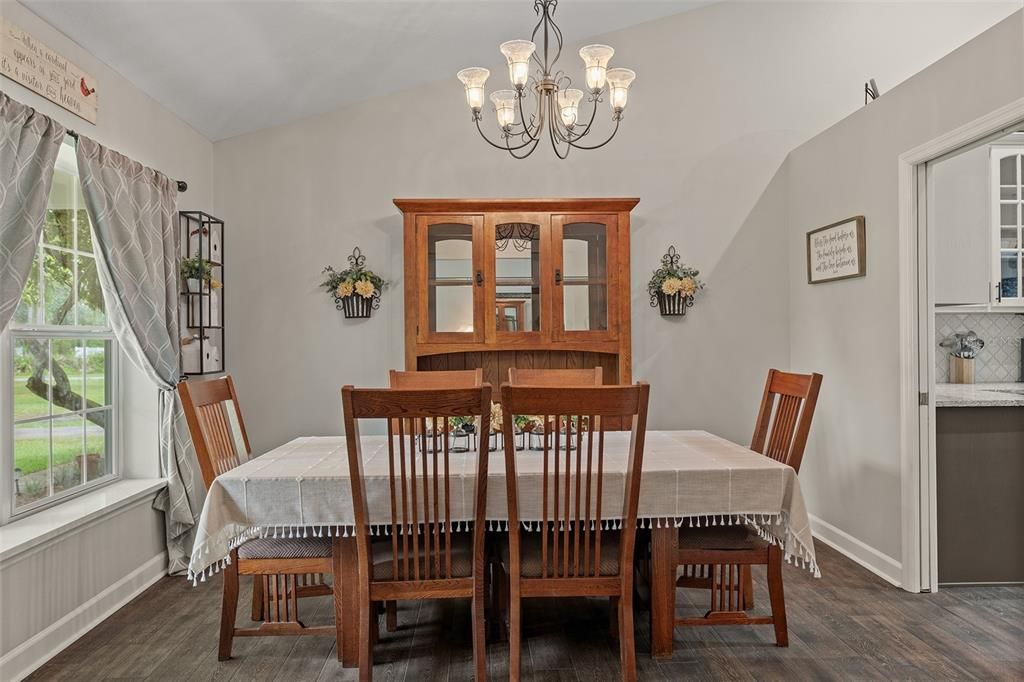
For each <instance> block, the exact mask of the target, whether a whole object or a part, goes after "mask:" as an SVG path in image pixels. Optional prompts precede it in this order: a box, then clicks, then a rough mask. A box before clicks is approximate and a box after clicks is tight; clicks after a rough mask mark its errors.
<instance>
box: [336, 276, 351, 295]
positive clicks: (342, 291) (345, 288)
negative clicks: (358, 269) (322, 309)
mask: <svg viewBox="0 0 1024 682" xmlns="http://www.w3.org/2000/svg"><path fill="white" fill-rule="evenodd" d="M352 291H353V289H352V282H351V280H347V279H346V280H345V281H344V282H342V283H341V284H339V285H338V290H337V291H336V292H335V293H336V294H338V298H345V297H346V296H351V295H352Z"/></svg>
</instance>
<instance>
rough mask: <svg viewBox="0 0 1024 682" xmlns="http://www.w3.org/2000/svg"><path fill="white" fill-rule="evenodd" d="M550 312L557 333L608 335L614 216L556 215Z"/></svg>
mask: <svg viewBox="0 0 1024 682" xmlns="http://www.w3.org/2000/svg"><path fill="white" fill-rule="evenodd" d="M551 225H552V230H551V232H552V244H553V246H554V248H553V251H554V284H555V287H554V306H553V308H554V310H553V312H554V317H555V323H556V336H557V337H558V338H562V339H571V338H574V337H582V338H588V339H592V340H598V339H601V338H605V337H607V338H611V337H612V334H613V332H614V331H615V329H616V327H617V325H618V316H617V311H618V292H617V286H618V282H617V279H616V277H617V273H618V263H617V262H616V259H617V252H616V249H617V240H616V232H617V226H616V217H615V216H614V215H556V216H553V218H552V221H551Z"/></svg>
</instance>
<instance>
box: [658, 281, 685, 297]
mask: <svg viewBox="0 0 1024 682" xmlns="http://www.w3.org/2000/svg"><path fill="white" fill-rule="evenodd" d="M682 284H683V281H682V280H681V279H679V278H678V277H669V278H668V279H666V280H665V281H664V282H662V283H661V291H662V293H664V294H666V295H668V296H671V295H673V294H675V293H677V292H678V291H679V290H680V289H681V288H682Z"/></svg>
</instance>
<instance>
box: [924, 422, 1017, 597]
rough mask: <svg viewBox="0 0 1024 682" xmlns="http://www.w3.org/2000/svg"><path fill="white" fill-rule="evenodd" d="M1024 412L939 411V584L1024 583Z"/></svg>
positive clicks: (937, 461)
mask: <svg viewBox="0 0 1024 682" xmlns="http://www.w3.org/2000/svg"><path fill="white" fill-rule="evenodd" d="M1022 489H1024V406H1016V407H970V406H966V407H940V408H938V409H937V410H936V507H937V513H938V519H937V530H938V547H937V549H938V562H939V566H938V569H939V584H940V585H954V584H977V583H1003V582H1024V495H1022V494H1021V490H1022Z"/></svg>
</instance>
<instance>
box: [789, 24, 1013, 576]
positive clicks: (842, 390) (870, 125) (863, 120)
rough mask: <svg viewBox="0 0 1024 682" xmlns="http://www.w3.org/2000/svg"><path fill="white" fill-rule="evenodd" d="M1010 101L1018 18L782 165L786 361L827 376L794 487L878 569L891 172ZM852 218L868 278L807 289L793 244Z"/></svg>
mask: <svg viewBox="0 0 1024 682" xmlns="http://www.w3.org/2000/svg"><path fill="white" fill-rule="evenodd" d="M1020 97H1024V25H1022V18H1021V13H1020V12H1018V13H1017V14H1015V15H1013V16H1012V17H1010V18H1008V19H1006V20H1005V21H1003V22H1002V23H1000V24H999V25H998V26H997V27H995V28H993V29H992V30H990V31H988V32H986V33H985V34H984V35H982V36H980V37H979V38H978V39H976V40H973V41H971V42H970V43H968V44H967V45H965V46H963V47H962V48H960V49H959V50H957V51H955V52H953V53H952V54H950V55H949V56H948V57H945V58H944V59H942V60H941V61H940V62H938V63H937V64H935V65H934V66H932V67H930V68H928V69H926V70H925V71H923V72H922V73H920V74H918V75H917V76H915V77H913V78H911V79H910V80H909V81H907V82H906V83H904V84H903V85H901V86H900V87H898V88H896V89H894V90H893V91H891V92H889V93H886V94H885V95H884V96H883V97H882V98H881V99H879V100H878V101H876V102H874V103H872V104H871V105H870V106H867V107H864V108H863V109H860V110H859V111H857V112H856V113H855V114H854V115H852V116H850V117H848V118H846V119H845V120H843V121H842V122H840V123H838V124H837V125H835V126H833V127H832V128H830V129H829V130H828V131H826V132H824V133H822V134H821V135H818V136H817V137H815V138H814V139H812V140H810V141H809V142H807V143H806V144H804V145H801V146H800V147H798V148H797V149H796V150H795V151H794V152H793V153H792V154H791V155H790V157H789V161H788V163H787V164H786V167H787V171H788V176H789V192H788V199H787V204H788V210H787V224H788V244H789V246H788V251H789V259H790V262H791V263H792V264H794V267H792V268H791V269H790V276H789V297H790V318H789V320H790V322H789V338H790V352H791V361H792V366H793V367H794V368H796V369H815V370H817V371H819V372H822V373H823V374H824V375H825V381H824V383H823V386H822V393H821V398H820V401H819V403H818V405H819V406H818V412H817V414H816V415H815V423H814V428H813V429H812V431H811V439H810V441H809V445H808V456H807V457H806V458H805V460H804V466H803V469H802V470H801V472H800V479H801V483H802V485H803V488H804V491H805V494H806V496H807V502H808V506H809V508H810V509H811V511H812V512H813V513H814V515H815V516H817V517H818V518H819V519H821V520H823V521H825V522H826V523H828V524H830V525H831V526H833V527H834V528H836V529H838V530H840V531H841V532H842V533H845V534H847V535H848V536H852V537H853V538H855V539H856V540H859V541H860V542H861V543H864V544H865V545H867V546H869V547H870V548H873V549H874V550H876V551H877V552H880V553H882V554H883V555H885V557H888V558H889V560H890V561H888V562H885V561H884V559H882V561H883V563H888V564H889V566H890V568H894V569H898V566H897V567H893V566H892V562H897V563H898V562H900V561H901V554H902V549H903V548H902V543H901V538H900V524H901V508H900V502H901V493H900V453H899V443H900V424H899V380H898V376H899V357H898V350H899V349H898V344H899V342H900V339H899V311H898V294H897V274H898V269H899V264H898V262H897V258H898V240H897V221H898V211H897V159H898V157H899V155H900V154H902V153H903V152H906V151H909V150H910V149H912V148H913V147H915V146H917V145H920V144H923V143H925V142H927V141H929V140H932V139H934V138H936V137H938V136H939V135H942V134H944V133H946V132H949V131H951V130H953V129H954V128H956V127H958V126H960V125H963V124H966V123H968V122H970V121H972V120H974V119H976V118H978V117H980V116H982V115H985V114H988V113H990V112H992V111H994V110H995V109H997V108H999V107H1000V106H1003V105H1006V104H1007V103H1009V102H1012V101H1014V100H1016V99H1018V98H1020ZM857 214H862V215H864V216H865V217H866V219H867V276H866V277H864V278H862V279H854V280H848V281H845V282H836V283H830V284H820V285H814V286H811V285H808V284H807V282H806V273H805V272H804V270H803V268H802V267H800V265H799V264H800V263H801V262H802V259H803V258H804V235H805V233H806V232H807V231H808V230H811V229H813V228H815V227H818V226H821V225H826V224H828V223H831V222H834V221H836V220H839V219H841V218H845V217H847V216H851V215H857ZM879 558H881V557H879ZM896 579H897V580H898V579H899V575H898V572H897V575H896Z"/></svg>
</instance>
